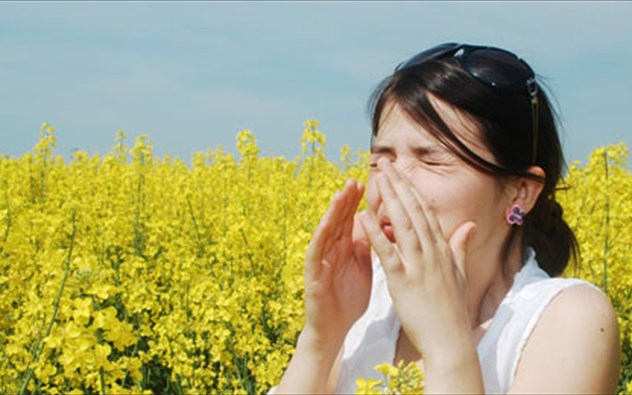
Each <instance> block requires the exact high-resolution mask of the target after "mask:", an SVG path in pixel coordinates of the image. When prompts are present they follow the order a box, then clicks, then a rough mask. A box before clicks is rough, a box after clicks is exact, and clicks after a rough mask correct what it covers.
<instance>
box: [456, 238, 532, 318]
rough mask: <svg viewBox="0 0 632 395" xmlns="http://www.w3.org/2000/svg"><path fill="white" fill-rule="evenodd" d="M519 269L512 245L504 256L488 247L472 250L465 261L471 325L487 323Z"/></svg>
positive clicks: (518, 258)
mask: <svg viewBox="0 0 632 395" xmlns="http://www.w3.org/2000/svg"><path fill="white" fill-rule="evenodd" d="M521 268H522V256H521V253H520V249H519V248H518V247H517V246H514V247H513V248H511V249H510V253H509V254H508V256H507V258H506V259H502V257H501V256H500V253H498V255H495V254H490V253H489V250H487V251H480V252H479V253H476V252H474V253H473V254H472V255H470V259H469V260H468V262H467V271H468V277H467V303H468V306H467V309H468V314H469V317H470V322H471V324H472V328H477V327H480V326H481V325H485V324H486V323H487V322H489V321H490V320H491V319H492V318H493V317H494V314H495V313H496V310H497V309H498V306H499V305H500V303H501V302H502V300H503V299H504V298H505V296H506V295H507V292H509V289H510V288H511V286H512V285H513V279H514V276H515V274H516V273H517V272H518V271H519V270H520V269H521Z"/></svg>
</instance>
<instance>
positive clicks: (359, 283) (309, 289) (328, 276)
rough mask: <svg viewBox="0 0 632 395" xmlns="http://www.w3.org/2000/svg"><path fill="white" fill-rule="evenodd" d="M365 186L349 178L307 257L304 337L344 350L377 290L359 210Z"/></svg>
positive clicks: (323, 348)
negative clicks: (357, 212) (373, 291)
mask: <svg viewBox="0 0 632 395" xmlns="http://www.w3.org/2000/svg"><path fill="white" fill-rule="evenodd" d="M363 193H364V187H363V186H362V184H359V183H357V182H356V181H352V180H350V181H348V182H347V183H346V185H345V187H344V189H343V190H342V191H341V192H337V193H336V194H335V196H334V199H333V202H332V203H331V205H330V207H329V209H328V210H327V212H326V213H325V215H324V216H323V218H322V219H321V221H320V224H319V225H318V227H317V228H316V231H315V233H314V237H313V238H312V241H311V243H310V245H309V247H308V249H307V253H306V257H305V274H304V276H305V328H304V329H303V333H302V334H301V338H302V341H304V342H308V343H310V344H311V345H312V347H314V349H315V350H317V351H327V352H336V353H337V352H338V350H339V349H340V347H341V345H342V342H343V341H344V337H345V336H346V334H347V332H348V331H349V329H350V328H351V326H352V325H353V323H354V322H355V321H356V320H357V319H358V318H359V317H360V316H361V315H362V314H363V313H364V311H365V310H366V308H367V306H368V302H369V296H370V292H371V275H372V270H371V253H370V245H369V241H368V239H367V237H366V235H365V234H364V232H363V229H362V226H360V225H359V224H358V223H357V220H356V214H355V212H356V210H357V208H358V205H359V204H360V201H361V199H362V195H363Z"/></svg>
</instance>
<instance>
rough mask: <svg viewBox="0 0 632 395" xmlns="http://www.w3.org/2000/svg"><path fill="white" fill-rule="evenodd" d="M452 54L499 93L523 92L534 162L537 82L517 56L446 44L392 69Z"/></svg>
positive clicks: (528, 68)
mask: <svg viewBox="0 0 632 395" xmlns="http://www.w3.org/2000/svg"><path fill="white" fill-rule="evenodd" d="M448 57H452V58H455V59H457V60H458V61H459V64H460V65H461V67H462V68H463V70H465V71H466V72H467V73H468V74H470V75H471V76H472V77H474V78H475V79H476V80H477V81H479V82H481V83H483V84H484V85H486V86H488V87H490V88H492V89H494V90H495V91H497V92H499V93H502V94H520V93H527V94H528V95H529V97H530V98H531V123H532V128H533V139H532V142H533V146H532V152H531V162H532V163H535V158H536V147H537V139H538V85H537V83H536V80H535V73H534V72H533V70H532V69H531V67H529V65H528V64H527V63H526V62H525V61H524V60H522V59H520V58H519V57H518V56H517V55H515V54H513V53H511V52H509V51H506V50H504V49H501V48H495V47H488V46H479V45H468V44H457V43H447V44H441V45H437V46H436V47H433V48H430V49H427V50H425V51H422V52H420V53H418V54H417V55H415V56H413V57H412V58H410V59H408V60H407V61H405V62H402V63H400V64H399V65H398V66H397V67H396V68H395V71H396V72H398V71H402V70H406V69H410V68H413V67H415V66H419V65H422V64H424V63H426V62H428V61H431V60H437V59H443V58H448Z"/></svg>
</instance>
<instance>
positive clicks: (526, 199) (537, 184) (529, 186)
mask: <svg viewBox="0 0 632 395" xmlns="http://www.w3.org/2000/svg"><path fill="white" fill-rule="evenodd" d="M527 171H528V172H529V173H530V174H533V175H534V176H537V177H538V178H541V179H542V180H544V178H545V177H546V173H545V172H544V170H542V168H541V167H539V166H531V167H529V170H527ZM543 188H544V182H543V181H539V180H534V179H531V178H527V177H519V178H517V180H516V183H515V184H514V189H513V191H512V196H511V204H512V205H513V204H518V205H520V207H521V208H522V209H523V210H524V211H525V212H526V213H528V212H529V211H531V209H532V208H533V206H535V202H536V201H537V200H538V197H539V196H540V193H542V189H543ZM507 210H509V207H507Z"/></svg>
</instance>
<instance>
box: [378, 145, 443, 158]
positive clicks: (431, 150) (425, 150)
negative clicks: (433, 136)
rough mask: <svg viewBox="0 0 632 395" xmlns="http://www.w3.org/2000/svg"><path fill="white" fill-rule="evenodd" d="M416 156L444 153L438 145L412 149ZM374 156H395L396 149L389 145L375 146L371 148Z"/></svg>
mask: <svg viewBox="0 0 632 395" xmlns="http://www.w3.org/2000/svg"><path fill="white" fill-rule="evenodd" d="M411 151H413V153H414V154H415V155H416V156H425V155H431V154H436V153H439V152H442V151H443V150H442V149H441V148H439V147H438V146H436V145H420V146H417V147H413V148H412V149H411ZM371 153H372V154H393V153H395V149H394V148H393V147H392V146H389V145H380V144H373V145H372V146H371Z"/></svg>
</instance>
